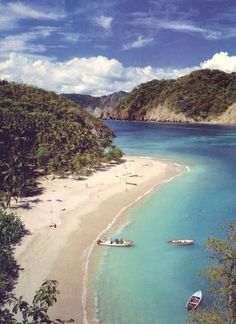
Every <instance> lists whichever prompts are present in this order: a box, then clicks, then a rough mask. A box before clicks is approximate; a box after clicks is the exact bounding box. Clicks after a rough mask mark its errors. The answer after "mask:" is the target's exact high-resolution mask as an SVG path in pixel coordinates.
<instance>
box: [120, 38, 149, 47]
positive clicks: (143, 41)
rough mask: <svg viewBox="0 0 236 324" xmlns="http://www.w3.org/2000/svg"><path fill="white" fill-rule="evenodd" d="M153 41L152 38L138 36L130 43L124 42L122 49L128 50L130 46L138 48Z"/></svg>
mask: <svg viewBox="0 0 236 324" xmlns="http://www.w3.org/2000/svg"><path fill="white" fill-rule="evenodd" d="M152 41H153V38H144V37H143V36H138V38H137V40H135V41H134V42H132V43H129V44H124V45H123V49H124V50H129V49H131V48H140V47H144V46H147V45H148V44H150V43H151V42H152Z"/></svg>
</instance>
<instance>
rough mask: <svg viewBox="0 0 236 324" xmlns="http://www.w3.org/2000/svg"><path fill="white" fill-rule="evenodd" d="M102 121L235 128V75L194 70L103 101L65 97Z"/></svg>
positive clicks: (81, 96) (152, 82)
mask: <svg viewBox="0 0 236 324" xmlns="http://www.w3.org/2000/svg"><path fill="white" fill-rule="evenodd" d="M66 96H68V97H69V98H71V99H72V100H74V101H75V102H76V103H78V104H79V105H80V106H81V107H82V108H84V109H85V110H88V111H90V112H92V113H93V114H94V115H95V116H96V117H100V118H103V119H125V120H155V121H169V122H218V123H226V124H227V123H232V124H236V109H235V107H236V106H235V104H236V73H230V74H229V73H225V72H222V71H218V70H207V69H206V70H197V71H194V72H192V73H190V74H189V75H186V76H183V77H181V78H178V79H176V80H152V81H149V82H147V83H143V84H140V85H138V86H137V87H135V88H134V89H133V90H132V91H131V92H130V93H129V94H127V93H124V92H120V93H115V94H111V95H109V96H103V97H92V96H85V95H79V94H69V95H66Z"/></svg>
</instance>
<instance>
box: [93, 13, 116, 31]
mask: <svg viewBox="0 0 236 324" xmlns="http://www.w3.org/2000/svg"><path fill="white" fill-rule="evenodd" d="M94 22H95V24H97V25H99V26H100V27H102V28H104V29H105V30H106V31H107V32H110V31H111V23H112V17H106V16H100V17H96V18H94Z"/></svg>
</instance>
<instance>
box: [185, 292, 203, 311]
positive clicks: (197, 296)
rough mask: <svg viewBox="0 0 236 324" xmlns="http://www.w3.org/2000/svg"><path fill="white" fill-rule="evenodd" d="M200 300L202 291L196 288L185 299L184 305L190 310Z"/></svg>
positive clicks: (194, 307) (195, 306)
mask: <svg viewBox="0 0 236 324" xmlns="http://www.w3.org/2000/svg"><path fill="white" fill-rule="evenodd" d="M201 300H202V291H201V290H198V291H196V292H195V293H194V294H193V295H192V296H191V297H190V298H189V300H188V301H187V304H186V307H187V309H188V311H192V310H194V309H196V308H197V307H198V306H199V304H200V302H201Z"/></svg>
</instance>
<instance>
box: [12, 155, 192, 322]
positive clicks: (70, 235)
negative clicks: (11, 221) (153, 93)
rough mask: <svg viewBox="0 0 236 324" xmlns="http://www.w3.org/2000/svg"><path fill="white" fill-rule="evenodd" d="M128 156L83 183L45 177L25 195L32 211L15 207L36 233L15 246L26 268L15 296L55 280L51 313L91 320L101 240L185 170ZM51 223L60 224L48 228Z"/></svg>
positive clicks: (29, 295)
mask: <svg viewBox="0 0 236 324" xmlns="http://www.w3.org/2000/svg"><path fill="white" fill-rule="evenodd" d="M125 160H126V161H125V162H124V163H122V164H118V165H114V166H112V167H110V168H109V169H108V170H104V171H101V170H100V171H96V172H95V173H94V174H93V175H91V176H90V177H89V178H87V179H86V180H85V181H78V180H74V179H71V178H70V179H68V178H67V179H55V180H50V179H45V180H43V182H42V185H43V187H44V188H45V189H44V191H43V193H42V194H41V195H39V196H37V198H36V197H33V198H32V197H31V198H29V199H27V200H28V203H29V204H30V206H31V209H23V208H18V209H17V214H18V215H19V216H20V217H21V218H22V220H23V222H24V223H25V225H26V228H28V229H29V230H30V231H31V232H32V235H30V236H28V237H26V238H25V239H24V240H23V242H22V244H21V246H19V247H17V249H16V259H17V262H18V264H20V266H21V267H23V268H24V270H23V271H22V272H20V275H19V282H18V284H17V286H16V289H15V293H16V295H17V296H19V295H23V296H24V298H25V299H26V300H27V301H31V300H32V297H33V294H34V291H35V290H36V289H38V288H39V286H40V285H41V284H42V281H43V280H44V279H56V280H58V282H59V285H58V289H59V291H60V295H59V296H58V301H57V303H56V304H55V305H54V307H53V309H52V310H50V313H51V314H52V316H53V317H55V318H56V317H57V318H61V319H70V318H74V320H75V323H79V322H80V323H81V322H83V323H90V321H89V322H88V321H87V318H88V317H92V318H93V316H92V314H90V312H89V311H87V298H89V296H88V295H87V287H88V276H89V275H88V273H89V271H90V269H89V262H90V257H91V255H92V254H93V250H94V248H95V246H96V243H95V242H96V240H97V238H98V237H99V236H101V235H103V233H104V234H105V233H106V232H107V231H108V229H110V228H111V227H112V226H113V224H115V223H116V221H117V219H120V218H122V215H123V214H124V213H126V211H127V210H129V209H130V208H131V207H132V206H134V205H135V204H137V203H140V200H142V199H143V198H144V197H146V196H147V195H148V194H149V193H150V192H151V191H153V189H154V188H156V187H157V186H158V185H160V184H162V183H163V182H167V181H171V179H172V178H174V177H176V176H178V175H181V174H182V173H184V172H186V170H187V167H185V166H182V165H178V164H176V163H173V162H166V161H164V162H163V161H159V160H155V159H152V158H146V157H145V158H141V157H125ZM35 201H36V202H35ZM49 207H50V208H49ZM114 215H115V217H114ZM51 219H52V220H51ZM50 222H53V223H56V224H57V227H56V228H52V227H50ZM35 269H37V271H35Z"/></svg>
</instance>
